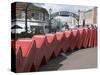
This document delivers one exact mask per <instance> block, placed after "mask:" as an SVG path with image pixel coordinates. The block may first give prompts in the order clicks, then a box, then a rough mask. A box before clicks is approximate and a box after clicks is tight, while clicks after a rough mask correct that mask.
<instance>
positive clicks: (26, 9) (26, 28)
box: [25, 4, 30, 33]
mask: <svg viewBox="0 0 100 75" xmlns="http://www.w3.org/2000/svg"><path fill="white" fill-rule="evenodd" d="M29 5H30V4H27V5H26V8H25V30H26V33H27V32H28V26H27V14H28V7H29Z"/></svg>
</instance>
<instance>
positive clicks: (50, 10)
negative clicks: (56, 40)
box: [49, 8, 52, 33]
mask: <svg viewBox="0 0 100 75" xmlns="http://www.w3.org/2000/svg"><path fill="white" fill-rule="evenodd" d="M51 12H52V9H51V8H50V9H49V33H51V18H52V17H51Z"/></svg>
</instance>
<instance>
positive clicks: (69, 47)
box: [11, 27, 97, 72]
mask: <svg viewBox="0 0 100 75" xmlns="http://www.w3.org/2000/svg"><path fill="white" fill-rule="evenodd" d="M95 46H97V28H95V27H93V28H86V27H84V28H77V29H71V30H65V31H64V32H56V33H48V34H45V35H34V36H33V37H32V38H21V39H17V40H11V51H12V60H14V59H15V61H13V63H14V65H15V71H16V72H31V71H37V70H38V69H39V67H40V65H42V64H46V63H48V61H49V60H50V59H51V58H52V57H57V56H58V55H59V54H60V53H61V52H65V53H66V52H67V51H74V50H75V49H76V48H77V49H81V48H88V47H89V48H90V47H95ZM14 57H15V58H14Z"/></svg>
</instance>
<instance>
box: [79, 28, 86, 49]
mask: <svg viewBox="0 0 100 75" xmlns="http://www.w3.org/2000/svg"><path fill="white" fill-rule="evenodd" d="M84 39H85V30H84V28H79V39H78V42H77V48H78V49H80V48H81V47H82V46H83V41H84Z"/></svg>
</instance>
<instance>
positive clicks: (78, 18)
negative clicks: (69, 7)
mask: <svg viewBox="0 0 100 75" xmlns="http://www.w3.org/2000/svg"><path fill="white" fill-rule="evenodd" d="M79 19H80V10H78V28H79Z"/></svg>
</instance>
